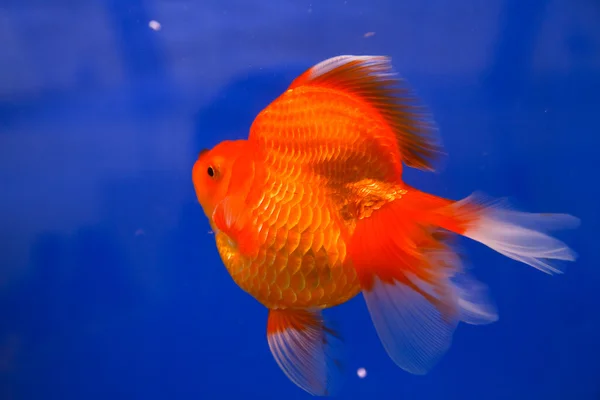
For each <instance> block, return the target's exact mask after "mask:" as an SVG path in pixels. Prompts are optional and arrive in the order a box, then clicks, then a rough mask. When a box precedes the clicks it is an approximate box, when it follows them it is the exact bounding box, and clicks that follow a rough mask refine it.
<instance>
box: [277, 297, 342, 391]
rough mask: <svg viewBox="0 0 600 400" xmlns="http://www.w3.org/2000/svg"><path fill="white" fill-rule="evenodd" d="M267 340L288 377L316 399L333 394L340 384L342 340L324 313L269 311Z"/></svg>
mask: <svg viewBox="0 0 600 400" xmlns="http://www.w3.org/2000/svg"><path fill="white" fill-rule="evenodd" d="M267 339H268V342H269V348H270V349H271V353H272V354H273V357H275V360H276V361H277V364H278V365H279V367H280V368H281V369H282V370H283V372H284V373H285V374H286V376H287V377H288V378H289V379H290V380H291V381H292V382H294V383H295V384H296V385H298V386H299V387H300V388H302V389H304V390H305V391H307V392H308V393H310V394H312V395H314V396H328V395H332V394H334V393H335V392H336V391H337V389H338V388H339V384H340V382H341V373H342V364H341V357H340V353H341V337H340V336H339V334H338V333H337V332H335V331H334V330H332V329H331V328H329V327H328V326H326V324H325V320H324V319H323V317H322V315H321V311H307V310H291V309H286V310H270V311H269V320H268V323H267Z"/></svg>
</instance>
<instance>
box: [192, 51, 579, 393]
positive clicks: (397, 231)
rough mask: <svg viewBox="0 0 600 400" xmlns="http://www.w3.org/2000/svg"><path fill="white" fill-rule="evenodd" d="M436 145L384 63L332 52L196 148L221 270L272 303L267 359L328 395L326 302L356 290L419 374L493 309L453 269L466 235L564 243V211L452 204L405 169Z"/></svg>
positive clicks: (331, 336) (537, 261)
mask: <svg viewBox="0 0 600 400" xmlns="http://www.w3.org/2000/svg"><path fill="white" fill-rule="evenodd" d="M440 153H441V148H440V145H439V144H438V141H437V138H436V136H435V135H434V129H433V126H432V123H431V121H430V119H428V116H427V114H426V113H425V112H424V111H423V109H422V107H420V106H418V105H417V103H416V98H415V97H414V96H413V95H412V94H411V92H410V91H409V90H408V88H407V87H406V85H405V84H404V82H403V81H402V80H400V79H399V78H397V77H396V75H395V74H394V73H393V72H392V68H391V64H390V60H389V59H388V58H387V57H377V56H339V57H334V58H331V59H328V60H326V61H323V62H321V63H319V64H317V65H315V66H314V67H312V68H310V69H308V70H307V71H306V72H304V73H303V74H302V75H300V76H299V77H298V78H297V79H296V80H295V81H293V82H292V84H291V85H290V87H289V88H288V89H287V90H286V91H285V93H283V94H282V95H281V96H279V98H277V99H275V100H274V101H273V102H272V103H271V104H270V105H269V106H268V107H266V108H265V109H264V110H263V111H262V112H260V114H259V115H258V116H257V117H256V119H255V120H254V122H253V124H252V126H251V128H250V134H249V137H248V139H247V140H237V141H224V142H222V143H220V144H218V145H217V146H215V147H214V148H213V149H212V150H204V151H202V152H200V155H199V156H198V160H197V161H196V162H195V164H194V167H193V172H192V176H193V183H194V186H195V190H196V195H197V197H198V201H199V202H200V204H201V205H202V208H203V209H204V213H205V214H206V216H207V217H208V219H209V221H210V224H211V226H212V228H213V231H214V232H215V238H216V244H217V249H218V251H219V253H220V255H221V258H222V260H223V262H224V264H225V266H226V268H227V270H228V271H229V273H230V274H231V277H232V278H233V280H234V281H235V282H236V283H237V284H238V285H239V286H240V287H241V288H242V289H243V290H245V291H246V292H248V293H249V294H250V295H252V296H253V297H254V298H255V299H256V300H258V301H259V302H260V303H262V304H263V305H264V306H265V307H267V308H268V309H269V317H268V323H267V339H268V344H269V347H270V349H271V352H272V354H273V356H274V357H275V360H276V361H277V363H278V364H279V366H280V367H281V369H282V370H283V371H284V372H285V374H286V375H287V376H288V377H289V378H290V379H291V380H292V381H293V382H294V383H296V384H297V385H298V386H299V387H301V388H302V389H304V390H306V391H307V392H309V393H311V394H313V395H328V394H331V393H332V392H333V391H334V389H335V388H336V383H338V382H339V379H338V378H340V376H341V371H340V368H341V365H342V360H341V359H340V358H339V357H338V356H337V353H336V350H337V349H339V347H338V346H339V344H340V335H339V334H338V333H337V332H336V331H334V330H333V329H331V327H330V325H329V324H328V322H327V321H326V320H325V319H324V317H323V315H322V310H323V309H325V308H329V307H333V306H336V305H339V304H341V303H344V302H346V301H348V300H350V299H352V298H353V297H354V296H356V295H358V294H359V293H361V292H362V294H363V296H364V299H365V301H366V303H367V307H368V309H369V312H370V314H371V319H372V321H373V324H374V325H375V329H376V330H377V333H378V335H379V338H380V340H381V342H382V344H383V347H384V348H385V350H386V351H387V353H388V354H389V356H390V357H391V358H392V360H394V362H395V363H396V364H397V365H398V366H400V367H401V368H403V369H404V370H406V371H408V372H411V373H414V374H425V373H427V372H428V371H429V370H430V369H431V368H432V367H433V366H434V364H435V363H436V362H437V361H438V360H439V359H440V358H441V356H442V355H443V353H444V352H445V351H446V350H447V349H448V348H449V346H450V343H451V339H452V335H453V332H454V330H455V328H456V326H457V324H458V322H459V321H463V322H465V323H470V324H485V323H490V322H493V321H495V320H497V314H496V310H495V307H494V305H493V303H492V302H491V300H490V298H489V297H488V295H487V292H486V288H485V286H483V285H482V284H480V283H478V282H477V281H475V280H474V279H473V278H470V277H469V276H468V275H467V274H466V272H465V271H464V270H463V269H462V268H461V265H460V260H459V257H458V255H457V253H456V252H455V250H453V248H452V243H451V241H452V238H453V237H455V236H456V235H462V236H465V237H468V238H470V239H473V240H475V241H477V242H480V243H482V244H484V245H486V246H488V247H490V248H492V249H494V250H496V251H498V252H500V253H502V254H504V255H506V256H508V257H510V258H512V259H514V260H517V261H521V262H523V263H526V264H529V265H531V266H533V267H535V268H537V269H539V270H541V271H543V272H546V273H549V274H552V273H557V272H560V270H559V269H558V265H557V264H558V263H560V262H561V261H574V260H575V259H576V254H575V253H574V252H573V251H572V250H571V249H569V247H567V246H566V245H565V244H564V243H562V242H561V241H559V240H557V239H555V238H553V237H551V236H549V235H548V234H547V233H546V232H548V231H549V230H550V229H557V228H567V227H575V226H576V225H577V224H578V219H577V218H575V217H572V216H570V215H566V214H529V213H524V212H519V211H515V210H510V209H508V208H506V207H502V206H501V205H500V204H499V203H498V202H495V201H489V200H483V199H482V198H481V196H477V195H471V196H469V197H467V198H465V199H463V200H460V201H454V200H449V199H444V198H440V197H437V196H434V195H431V194H427V193H424V192H421V191H419V190H418V189H415V188H413V187H411V186H409V185H407V184H406V183H404V182H403V180H402V170H403V165H406V166H408V167H413V168H418V169H422V170H434V161H435V160H436V158H437V157H438V156H439V155H440Z"/></svg>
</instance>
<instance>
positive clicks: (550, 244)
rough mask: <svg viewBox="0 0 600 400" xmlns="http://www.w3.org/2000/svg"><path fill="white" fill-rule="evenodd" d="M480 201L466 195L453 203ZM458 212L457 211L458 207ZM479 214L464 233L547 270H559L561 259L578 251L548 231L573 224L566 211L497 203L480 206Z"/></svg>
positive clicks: (571, 258) (571, 257)
mask: <svg viewBox="0 0 600 400" xmlns="http://www.w3.org/2000/svg"><path fill="white" fill-rule="evenodd" d="M474 203H479V204H481V203H482V202H481V200H480V199H475V196H473V195H472V196H469V197H467V198H466V199H464V200H462V201H460V202H457V203H455V204H454V205H453V207H458V208H459V209H460V208H461V207H462V206H464V205H469V204H474ZM459 213H460V211H459ZM478 213H479V216H478V217H477V218H475V219H473V221H472V222H471V223H470V224H469V225H468V227H467V229H466V230H465V232H464V233H463V235H464V236H466V237H468V238H470V239H473V240H475V241H478V242H480V243H483V244H484V245H486V246H488V247H490V248H492V249H494V250H496V251H497V252H499V253H501V254H504V255H505V256H507V257H510V258H512V259H513V260H517V261H521V262H523V263H525V264H528V265H531V266H532V267H534V268H537V269H539V270H540V271H543V272H545V273H547V274H554V273H562V271H561V269H560V268H559V266H560V262H561V261H575V260H576V259H577V254H576V253H575V252H574V251H573V250H571V249H570V248H569V247H568V246H567V245H566V244H565V243H563V242H561V241H560V240H558V239H556V238H554V237H552V236H550V235H548V234H547V232H548V231H552V230H560V229H568V228H575V227H577V226H579V222H580V221H579V219H578V218H576V217H573V216H571V215H568V214H533V213H526V212H519V211H515V210H511V209H508V208H507V207H506V206H504V207H503V206H500V205H499V204H493V205H486V206H485V207H484V208H479V210H478Z"/></svg>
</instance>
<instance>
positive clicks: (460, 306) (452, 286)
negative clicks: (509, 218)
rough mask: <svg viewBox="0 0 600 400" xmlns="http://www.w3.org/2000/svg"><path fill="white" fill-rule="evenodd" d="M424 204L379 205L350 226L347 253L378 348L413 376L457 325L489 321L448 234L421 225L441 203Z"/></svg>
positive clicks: (484, 301)
mask: <svg viewBox="0 0 600 400" xmlns="http://www.w3.org/2000/svg"><path fill="white" fill-rule="evenodd" d="M431 200H432V199H431V198H429V197H427V196H426V195H421V194H420V193H418V192H415V193H414V194H413V193H408V194H407V195H406V196H404V197H402V198H400V199H397V200H395V201H393V202H391V203H388V204H386V205H384V206H383V207H382V208H380V209H378V210H376V211H375V212H373V214H372V215H371V216H370V217H368V218H365V219H362V220H360V221H358V223H357V226H356V229H355V231H354V234H353V236H352V240H351V241H350V246H349V247H348V254H349V256H350V258H351V260H352V262H353V264H354V267H355V268H356V271H357V275H358V277H359V280H360V283H361V287H362V293H363V296H364V298H365V302H366V303H367V308H368V309H369V313H370V314H371V319H372V321H373V325H374V326H375V329H376V330H377V334H378V335H379V338H380V340H381V343H382V344H383V347H384V348H385V350H386V351H387V353H388V355H389V356H390V358H391V359H392V360H393V361H394V362H395V363H396V364H397V365H398V366H400V367H401V368H403V369H404V370H406V371H408V372H411V373H414V374H425V373H427V372H428V371H429V370H430V369H431V368H433V366H434V365H435V364H436V363H437V362H438V361H439V360H440V359H441V357H442V356H443V355H444V353H445V352H446V351H447V350H448V348H449V347H450V345H451V342H452V335H453V333H454V330H455V328H456V326H457V324H458V322H459V321H464V322H467V323H471V324H485V323H490V322H494V321H495V320H496V319H497V314H496V311H495V307H494V305H493V304H492V303H491V302H490V299H489V296H488V295H487V290H486V289H485V287H484V286H483V285H481V284H478V283H477V282H476V281H475V280H474V279H472V278H469V277H468V276H467V275H466V274H465V273H464V272H463V271H462V270H461V266H460V259H459V257H458V255H457V254H456V253H455V252H454V251H453V250H452V248H451V245H450V244H451V243H450V240H451V235H449V234H448V233H445V232H443V231H442V230H441V229H440V228H439V227H438V226H435V225H433V224H431V223H430V222H429V221H428V216H429V215H430V210H431V208H432V207H438V206H440V204H446V203H440V202H438V201H431ZM459 277H460V278H462V279H457V278H459Z"/></svg>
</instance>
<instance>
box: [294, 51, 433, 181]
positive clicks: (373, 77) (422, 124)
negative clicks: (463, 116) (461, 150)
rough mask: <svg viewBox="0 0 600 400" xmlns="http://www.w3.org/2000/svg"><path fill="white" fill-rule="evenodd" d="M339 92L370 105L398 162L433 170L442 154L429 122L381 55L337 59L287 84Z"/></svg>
mask: <svg viewBox="0 0 600 400" xmlns="http://www.w3.org/2000/svg"><path fill="white" fill-rule="evenodd" d="M299 86H319V87H328V88H334V89H339V90H343V91H344V92H346V93H349V94H351V95H354V96H356V97H358V98H360V99H362V100H363V101H364V102H365V103H367V104H369V105H371V106H372V107H373V108H374V109H375V110H376V111H377V112H378V113H379V114H380V115H381V117H383V118H384V119H385V121H386V122H387V123H388V124H389V126H390V127H391V128H392V130H393V132H394V134H395V136H396V140H397V142H398V145H399V148H400V153H401V154H402V161H403V162H404V163H405V164H406V165H408V166H410V167H414V168H419V169H424V170H434V167H433V162H434V161H435V160H436V159H437V158H438V157H439V156H440V155H441V154H442V152H441V144H440V142H439V137H438V136H437V133H436V129H435V127H434V124H433V120H432V118H431V117H430V115H429V112H427V110H426V108H425V107H424V106H423V105H421V104H419V102H418V101H417V97H416V96H415V95H414V94H413V93H412V91H411V90H410V89H409V88H408V87H407V85H406V82H404V81H403V80H402V79H400V78H398V77H397V76H396V74H394V73H393V71H392V67H391V63H390V59H389V58H388V57H383V56H351V55H346V56H338V57H333V58H329V59H327V60H325V61H322V62H320V63H319V64H317V65H315V66H313V67H312V68H310V69H308V70H307V71H306V72H304V73H303V74H302V75H300V76H299V77H298V78H296V80H294V81H293V82H292V84H291V85H290V87H289V88H290V89H294V88H297V87H299Z"/></svg>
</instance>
